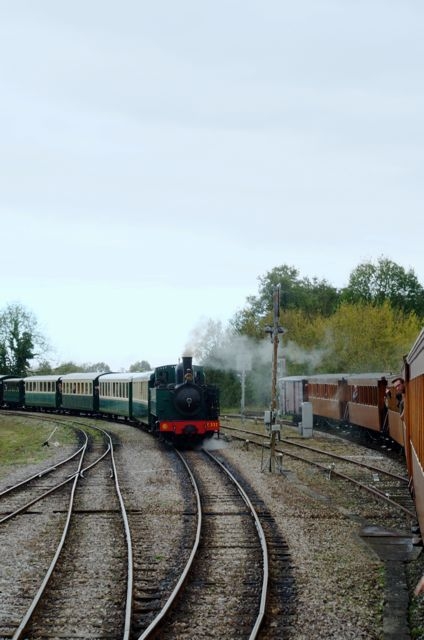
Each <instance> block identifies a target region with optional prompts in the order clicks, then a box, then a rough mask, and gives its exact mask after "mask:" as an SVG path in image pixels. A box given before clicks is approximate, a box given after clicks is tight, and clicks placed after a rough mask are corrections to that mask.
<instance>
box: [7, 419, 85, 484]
mask: <svg viewBox="0 0 424 640" xmlns="http://www.w3.org/2000/svg"><path fill="white" fill-rule="evenodd" d="M55 426H56V425H55V424H53V423H46V422H44V421H43V419H42V418H40V419H30V418H25V416H22V417H20V416H19V417H16V416H9V415H7V414H3V413H1V414H0V474H1V475H3V474H4V473H5V472H6V471H7V467H9V466H10V465H21V464H31V463H34V462H39V461H42V460H46V459H48V458H49V457H51V453H52V451H51V447H43V443H44V442H46V440H47V439H48V438H49V436H50V435H51V434H52V431H53V430H54V428H55ZM75 440H76V436H75V432H74V430H73V429H68V428H66V427H65V428H64V427H62V426H58V428H57V429H56V431H55V432H54V434H53V435H52V437H51V439H50V441H49V442H50V443H51V444H53V443H55V444H56V443H58V444H59V445H64V444H73V443H75Z"/></svg>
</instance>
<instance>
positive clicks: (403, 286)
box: [342, 257, 424, 318]
mask: <svg viewBox="0 0 424 640" xmlns="http://www.w3.org/2000/svg"><path fill="white" fill-rule="evenodd" d="M342 299H343V300H344V301H346V302H351V303H357V302H365V303H373V304H377V305H381V304H383V303H384V302H386V301H389V302H390V304H391V305H392V307H394V308H396V309H400V310H401V311H403V312H404V313H405V314H409V313H411V312H414V313H415V314H416V315H417V316H418V317H420V318H423V317H424V289H423V287H422V286H421V285H420V283H419V282H418V279H417V276H416V275H415V272H414V271H413V269H409V270H408V271H406V270H405V269H404V267H402V266H400V265H398V264H396V263H395V262H392V261H391V260H389V259H388V258H384V257H380V258H379V259H378V260H377V263H376V264H374V263H372V262H363V263H362V264H360V265H359V266H358V267H356V269H354V270H353V271H352V273H351V275H350V278H349V283H348V286H347V287H346V288H345V289H344V290H343V292H342Z"/></svg>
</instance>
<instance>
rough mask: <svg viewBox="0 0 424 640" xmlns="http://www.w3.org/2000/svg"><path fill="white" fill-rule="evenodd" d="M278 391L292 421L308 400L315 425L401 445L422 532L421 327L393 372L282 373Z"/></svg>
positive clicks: (423, 393) (423, 405) (423, 395)
mask: <svg viewBox="0 0 424 640" xmlns="http://www.w3.org/2000/svg"><path fill="white" fill-rule="evenodd" d="M399 380H401V381H402V383H403V384H402V385H401V388H399V387H398V385H397V384H395V383H397V382H398V381H399ZM402 387H403V393H401V389H402ZM278 395H279V411H280V413H281V414H282V415H286V416H290V415H291V416H292V417H293V419H294V421H296V422H298V421H301V420H302V405H303V403H310V406H311V408H312V414H313V422H314V425H316V426H319V425H323V424H325V423H330V424H331V423H332V424H339V425H345V426H352V427H356V428H358V429H360V430H361V429H363V430H364V433H365V432H368V433H369V434H371V435H372V434H373V433H374V434H381V435H382V436H386V437H388V438H390V439H391V440H392V441H393V442H395V443H397V445H398V446H399V447H402V448H403V450H404V452H405V459H406V466H407V472H408V477H409V481H410V489H411V492H412V494H413V496H414V500H415V505H416V510H417V517H418V522H419V525H420V530H421V532H422V535H423V536H424V329H423V330H422V331H421V333H420V334H419V336H418V338H417V339H416V341H415V343H414V345H413V346H412V348H411V350H410V352H409V353H408V354H407V355H406V356H405V358H404V364H403V369H402V371H401V372H400V373H399V374H398V375H394V374H393V373H390V372H376V373H367V374H354V373H340V374H322V375H312V376H309V377H308V376H286V377H282V378H280V379H279V380H278ZM402 407H403V410H402V411H401V408H402Z"/></svg>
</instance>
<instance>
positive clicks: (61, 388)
mask: <svg viewBox="0 0 424 640" xmlns="http://www.w3.org/2000/svg"><path fill="white" fill-rule="evenodd" d="M0 406H1V407H2V408H11V409H13V408H14V409H27V410H32V411H36V410H44V411H56V412H61V413H69V414H86V415H93V416H104V417H106V416H110V417H113V418H116V419H120V418H121V419H124V420H126V421H130V422H131V423H134V424H136V425H140V426H144V427H146V428H147V429H148V430H149V431H151V432H152V433H154V434H156V435H159V436H161V437H162V438H163V439H166V440H168V441H172V442H178V441H179V442H183V441H189V442H197V441H201V440H202V439H203V438H211V437H212V436H213V435H214V434H215V433H216V434H219V429H220V424H219V410H220V406H219V389H218V387H217V386H215V385H210V384H206V377H205V372H204V368H203V367H201V366H197V365H193V364H192V358H191V357H188V356H184V357H183V358H182V362H179V363H178V364H171V365H163V366H159V367H156V368H155V369H154V370H153V371H147V372H140V373H99V372H92V373H69V374H64V375H59V374H58V375H45V376H29V377H25V378H14V377H11V376H7V375H0Z"/></svg>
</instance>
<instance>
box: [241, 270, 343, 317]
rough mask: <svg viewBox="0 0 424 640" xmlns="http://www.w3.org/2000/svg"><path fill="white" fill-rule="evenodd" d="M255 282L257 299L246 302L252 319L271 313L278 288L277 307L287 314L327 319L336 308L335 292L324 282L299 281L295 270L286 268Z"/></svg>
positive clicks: (334, 289) (253, 297)
mask: <svg viewBox="0 0 424 640" xmlns="http://www.w3.org/2000/svg"><path fill="white" fill-rule="evenodd" d="M258 281H259V293H258V296H256V297H255V296H249V297H248V298H247V303H248V307H249V308H250V309H251V310H252V311H253V313H254V314H255V316H264V315H266V314H267V313H269V312H270V311H271V310H272V307H273V294H274V290H275V287H276V286H277V285H280V307H281V309H284V310H286V311H287V310H290V309H301V310H302V311H303V312H304V313H305V314H306V315H308V316H309V317H313V316H315V315H317V314H321V315H323V316H330V315H331V314H332V313H334V311H335V310H336V308H337V305H338V304H339V299H340V295H339V292H338V290H337V289H336V288H335V287H333V286H332V285H330V284H329V283H328V282H327V281H326V280H318V278H312V280H311V279H310V278H301V277H300V275H299V271H298V270H297V269H296V268H295V267H291V266H288V265H285V264H283V265H281V266H280V267H275V268H274V269H272V271H269V272H268V273H266V274H265V275H264V276H260V277H259V278H258Z"/></svg>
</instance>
